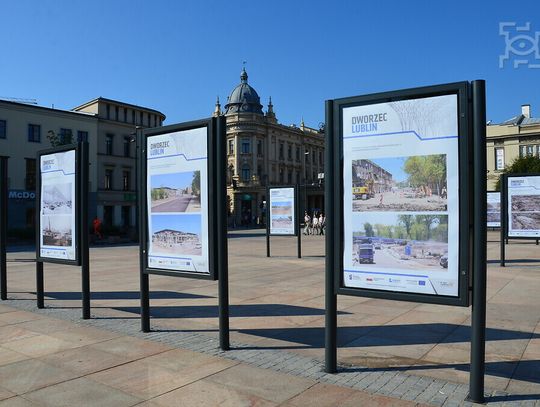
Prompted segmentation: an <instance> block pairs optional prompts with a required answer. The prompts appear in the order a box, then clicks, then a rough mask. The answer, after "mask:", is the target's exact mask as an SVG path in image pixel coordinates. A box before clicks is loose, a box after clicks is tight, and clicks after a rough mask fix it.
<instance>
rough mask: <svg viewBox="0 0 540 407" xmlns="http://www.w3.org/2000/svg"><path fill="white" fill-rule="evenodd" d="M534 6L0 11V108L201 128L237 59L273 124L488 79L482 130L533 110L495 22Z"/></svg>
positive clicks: (523, 16) (527, 74)
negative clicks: (115, 103) (28, 104)
mask: <svg viewBox="0 0 540 407" xmlns="http://www.w3.org/2000/svg"><path fill="white" fill-rule="evenodd" d="M539 16H540V2H538V0H531V1H521V2H519V4H513V3H511V2H508V1H489V2H488V1H485V2H472V1H462V0H459V1H445V2H434V1H407V2H403V1H397V0H396V1H377V2H374V1H372V2H360V1H333V2H330V1H276V0H274V1H266V2H258V1H242V2H234V1H228V2H222V1H217V0H216V1H189V2H188V1H186V2H180V1H172V0H170V1H164V0H163V1H160V0H158V1H152V2H150V1H147V2H143V1H138V0H135V1H134V0H129V1H128V0H115V1H103V0H94V1H91V2H83V1H72V0H69V1H68V0H43V1H37V0H36V1H28V0H17V1H5V2H3V3H2V24H1V25H0V43H1V50H2V54H1V55H2V62H1V63H0V96H10V97H20V98H35V99H37V100H38V102H39V104H41V105H46V106H51V105H52V104H54V105H55V107H58V108H63V109H70V108H72V107H74V106H76V105H78V104H81V103H83V102H85V101H88V100H90V99H93V98H95V97H97V96H103V97H108V98H112V99H118V100H122V101H126V102H130V103H134V104H140V105H143V106H148V107H153V108H155V109H158V110H160V111H162V112H163V113H165V114H166V115H167V121H166V123H169V124H171V123H175V122H179V121H185V120H192V119H198V118H201V117H206V116H209V115H210V114H211V112H212V110H213V107H214V102H215V98H216V95H219V96H220V98H221V100H222V102H223V104H225V101H226V99H227V95H228V94H229V93H230V92H231V90H232V89H233V88H234V87H235V86H236V85H237V84H238V83H239V75H240V71H241V68H242V61H247V65H246V68H247V71H248V74H249V82H250V84H251V85H252V86H254V87H255V89H256V90H257V91H258V93H259V95H260V96H261V102H262V104H263V105H264V106H265V109H266V104H267V102H268V97H269V96H272V100H273V102H274V106H275V112H276V114H277V117H278V120H279V121H280V122H281V123H284V124H291V123H293V122H294V123H299V122H300V119H301V117H302V116H303V117H304V120H305V122H306V124H307V125H309V126H314V127H315V126H317V125H318V123H319V122H322V121H324V100H325V99H331V98H337V97H344V96H351V95H358V94H365V93H372V92H378V91H385V90H392V89H400V88H407V87H415V86H422V85H428V84H435V83H444V82H452V81H460V80H473V79H479V78H481V79H486V80H487V89H488V119H491V120H493V121H494V122H500V121H502V120H505V119H507V118H509V117H511V116H513V115H516V114H518V112H519V109H520V105H521V104H523V103H530V104H531V105H532V109H533V114H534V115H535V116H537V117H538V116H540V92H539V91H538V89H540V69H527V68H523V67H522V68H520V69H513V68H511V67H509V66H507V67H506V68H504V69H500V68H499V55H500V54H502V53H503V52H504V49H505V44H504V39H503V37H501V36H499V23H500V22H505V21H510V22H516V23H518V24H520V25H521V24H523V23H526V22H528V21H530V22H531V23H532V31H540V19H539V18H538V17H539Z"/></svg>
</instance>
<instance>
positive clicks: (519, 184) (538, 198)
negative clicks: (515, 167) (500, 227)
mask: <svg viewBox="0 0 540 407" xmlns="http://www.w3.org/2000/svg"><path fill="white" fill-rule="evenodd" d="M503 180H504V182H503V190H504V191H505V205H504V213H503V216H504V219H505V221H506V224H505V230H506V237H507V238H512V239H516V238H517V239H538V238H540V174H506V175H505V176H504V178H503Z"/></svg>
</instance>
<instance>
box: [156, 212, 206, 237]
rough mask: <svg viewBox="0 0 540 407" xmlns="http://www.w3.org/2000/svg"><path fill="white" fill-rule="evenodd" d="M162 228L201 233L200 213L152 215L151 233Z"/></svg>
mask: <svg viewBox="0 0 540 407" xmlns="http://www.w3.org/2000/svg"><path fill="white" fill-rule="evenodd" d="M163 229H172V230H177V231H180V232H187V233H195V234H197V235H200V234H201V215H199V214H197V215H186V214H182V215H170V214H167V215H152V233H156V232H159V231H160V230H163Z"/></svg>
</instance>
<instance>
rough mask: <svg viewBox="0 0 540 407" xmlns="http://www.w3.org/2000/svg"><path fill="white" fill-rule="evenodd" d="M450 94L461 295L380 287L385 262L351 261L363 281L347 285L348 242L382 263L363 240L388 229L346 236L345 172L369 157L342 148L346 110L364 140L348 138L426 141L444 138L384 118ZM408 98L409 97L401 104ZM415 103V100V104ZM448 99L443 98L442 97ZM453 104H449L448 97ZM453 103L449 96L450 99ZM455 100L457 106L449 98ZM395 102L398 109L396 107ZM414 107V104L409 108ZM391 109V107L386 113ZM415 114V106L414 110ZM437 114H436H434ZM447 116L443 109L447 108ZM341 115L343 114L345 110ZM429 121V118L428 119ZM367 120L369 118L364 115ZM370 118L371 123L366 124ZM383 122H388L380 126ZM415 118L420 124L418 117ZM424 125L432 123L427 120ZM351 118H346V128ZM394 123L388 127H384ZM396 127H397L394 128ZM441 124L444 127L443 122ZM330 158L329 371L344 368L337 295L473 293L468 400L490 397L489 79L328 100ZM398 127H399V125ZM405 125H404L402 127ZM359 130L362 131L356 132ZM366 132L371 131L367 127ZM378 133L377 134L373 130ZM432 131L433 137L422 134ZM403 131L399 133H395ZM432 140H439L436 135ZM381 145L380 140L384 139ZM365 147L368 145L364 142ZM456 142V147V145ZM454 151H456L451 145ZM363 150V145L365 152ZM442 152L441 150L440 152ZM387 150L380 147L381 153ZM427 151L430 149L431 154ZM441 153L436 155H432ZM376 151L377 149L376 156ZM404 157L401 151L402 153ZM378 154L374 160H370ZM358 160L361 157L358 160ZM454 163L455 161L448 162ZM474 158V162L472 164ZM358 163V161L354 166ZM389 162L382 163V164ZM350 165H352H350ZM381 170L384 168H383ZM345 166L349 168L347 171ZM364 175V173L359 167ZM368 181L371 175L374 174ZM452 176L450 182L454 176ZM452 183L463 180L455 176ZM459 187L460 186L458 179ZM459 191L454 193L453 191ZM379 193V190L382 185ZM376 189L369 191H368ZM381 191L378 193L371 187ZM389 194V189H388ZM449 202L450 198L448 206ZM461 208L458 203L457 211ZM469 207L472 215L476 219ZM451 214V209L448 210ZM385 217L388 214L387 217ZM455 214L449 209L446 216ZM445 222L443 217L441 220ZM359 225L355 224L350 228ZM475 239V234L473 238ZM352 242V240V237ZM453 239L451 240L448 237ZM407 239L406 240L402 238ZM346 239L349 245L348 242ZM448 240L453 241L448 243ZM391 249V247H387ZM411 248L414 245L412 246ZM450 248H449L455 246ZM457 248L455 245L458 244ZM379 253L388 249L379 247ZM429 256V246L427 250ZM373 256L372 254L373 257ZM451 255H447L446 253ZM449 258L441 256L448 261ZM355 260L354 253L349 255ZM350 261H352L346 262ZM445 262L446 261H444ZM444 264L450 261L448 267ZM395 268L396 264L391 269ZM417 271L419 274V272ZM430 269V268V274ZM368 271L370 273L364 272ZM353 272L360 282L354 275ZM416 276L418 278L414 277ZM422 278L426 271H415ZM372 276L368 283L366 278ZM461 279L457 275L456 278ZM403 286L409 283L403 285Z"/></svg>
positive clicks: (463, 301)
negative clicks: (377, 283) (487, 384)
mask: <svg viewBox="0 0 540 407" xmlns="http://www.w3.org/2000/svg"><path fill="white" fill-rule="evenodd" d="M446 95H455V99H454V98H453V97H452V96H449V97H450V98H447V99H445V100H447V101H450V100H452V99H453V102H452V103H453V106H457V111H455V110H454V109H456V108H451V110H446V111H445V113H444V114H445V116H444V117H445V118H446V119H447V120H456V119H455V118H456V117H458V118H459V119H457V123H456V127H457V130H456V131H457V134H454V132H453V131H452V130H450V131H449V132H448V133H442V134H441V135H440V136H450V137H445V138H447V139H451V138H454V139H457V141H456V142H455V143H454V144H450V142H449V144H447V147H446V148H448V150H447V152H446V153H445V154H447V155H448V154H453V157H454V158H453V160H454V161H446V162H447V164H446V166H447V167H446V170H447V171H448V168H449V167H448V166H449V165H452V166H453V167H452V168H458V173H457V174H458V175H457V176H455V177H456V178H455V179H457V180H458V181H459V185H460V186H459V188H458V187H457V186H454V187H453V188H454V189H453V190H452V193H453V194H454V196H453V199H455V200H456V201H457V202H459V208H460V209H461V210H459V211H458V210H457V209H455V212H453V214H452V216H454V217H456V216H457V218H456V223H459V225H460V226H459V235H457V234H456V235H455V236H459V239H456V238H455V236H454V238H453V239H454V240H453V242H455V243H452V244H454V245H458V246H456V247H457V248H458V250H457V251H454V252H453V253H455V254H454V256H455V257H453V258H452V262H453V266H452V267H453V270H454V272H455V275H456V279H457V280H455V282H453V283H452V284H453V286H454V287H458V288H459V289H458V290H456V293H455V294H444V291H443V294H440V292H439V291H437V290H435V286H433V288H434V290H433V291H434V293H433V294H430V293H426V294H424V293H423V291H419V290H418V288H414V287H415V286H414V285H411V286H410V290H409V286H404V287H405V288H401V287H400V290H397V289H393V288H392V287H393V286H392V285H388V287H389V288H387V289H379V288H377V286H375V288H372V287H374V285H371V286H370V285H369V283H367V282H370V281H373V278H372V277H371V275H370V274H371V273H372V274H373V275H375V276H377V275H378V277H377V278H380V275H381V274H384V273H383V272H381V270H380V269H379V268H380V267H384V263H379V264H380V265H378V267H375V269H373V268H369V267H367V268H366V267H364V266H350V265H349V266H348V267H352V268H353V271H348V273H349V274H350V280H352V281H360V283H355V284H358V285H352V284H351V283H348V285H347V284H345V283H344V279H345V276H344V271H345V267H344V264H345V263H344V262H345V261H347V262H351V261H352V263H350V264H356V263H354V259H353V260H344V253H345V250H346V249H345V248H346V247H347V250H348V251H347V256H350V253H351V252H352V253H356V252H354V245H358V253H359V254H358V260H357V261H358V264H365V263H367V264H368V265H369V264H373V260H375V264H377V263H376V262H377V259H376V256H374V255H373V248H372V247H362V246H371V245H373V239H371V238H369V237H370V236H375V237H376V239H377V240H376V241H377V243H378V244H381V243H380V239H381V238H382V237H383V236H384V235H380V234H379V235H373V234H371V235H370V234H368V231H367V227H366V226H365V225H364V226H363V227H364V229H363V230H362V229H361V228H359V229H358V230H359V232H358V236H359V238H358V243H355V242H354V236H355V235H354V234H353V233H351V235H350V236H349V235H347V236H345V232H344V230H345V228H344V226H343V225H344V223H345V221H346V222H350V223H352V224H354V222H355V220H354V219H350V217H351V213H352V214H353V216H356V215H354V212H347V216H345V212H344V200H345V198H346V199H348V201H347V202H348V203H347V204H348V205H349V204H351V202H350V201H351V200H352V197H351V198H349V196H350V195H347V194H352V193H353V192H354V191H351V192H344V191H347V189H348V188H351V189H352V188H353V187H354V184H352V185H347V186H346V188H345V186H344V185H343V183H344V182H345V181H344V179H345V174H347V175H346V177H348V178H346V179H347V180H349V181H348V182H352V181H351V179H352V175H349V174H350V173H345V171H351V169H350V168H351V165H350V161H346V160H358V161H360V160H361V159H362V156H359V155H356V156H352V155H351V156H348V158H347V157H344V153H343V152H344V151H345V147H344V146H343V140H344V138H345V137H344V135H345V133H344V129H345V124H344V123H345V119H344V116H345V113H344V112H345V109H350V110H349V112H351V113H347V114H348V115H349V116H347V118H354V119H355V120H356V121H354V120H353V121H352V125H353V126H352V129H353V130H350V129H351V127H348V130H347V136H348V138H349V139H355V140H359V141H351V142H349V143H361V142H362V141H361V140H365V138H363V137H367V136H370V135H372V134H373V136H386V135H399V134H407V136H408V137H411V135H415V136H416V137H417V138H418V139H419V140H420V142H422V141H424V140H429V137H434V138H433V139H439V138H440V137H437V136H438V135H433V134H430V135H423V134H419V133H418V132H417V131H415V128H414V127H410V128H409V127H397V129H396V127H395V126H404V124H403V122H401V123H400V122H399V121H398V122H397V124H388V125H387V124H385V123H383V122H386V121H388V122H389V121H390V120H394V121H393V122H392V123H396V119H394V118H395V117H397V116H394V115H395V114H397V113H396V112H397V111H398V110H397V108H399V107H403V108H404V109H405V108H409V107H411V106H413V107H411V109H412V108H414V109H418V110H417V111H419V112H421V111H422V110H421V109H423V107H422V106H425V104H424V105H422V102H417V101H415V100H419V99H422V100H423V101H426V102H425V103H428V102H427V100H428V99H429V98H438V97H440V96H446ZM402 101H403V103H402ZM413 103H415V104H414V105H413ZM441 103H442V101H441ZM445 103H446V102H445ZM448 103H449V102H448ZM448 106H450V104H448ZM394 107H396V109H394ZM406 111H408V112H411V111H413V110H406ZM386 112H388V113H386ZM413 112H414V113H416V111H413ZM431 114H432V113H431V112H430V115H431ZM440 114H442V113H440ZM338 115H339V116H338ZM439 118H440V116H433V118H431V116H430V117H429V119H427V120H435V121H436V122H437V123H440V120H438V119H439ZM373 119H376V120H375V121H376V122H379V123H376V124H373V122H372V120H373ZM424 119H426V117H425V116H423V118H422V120H424ZM348 120H349V119H348ZM360 120H362V121H360ZM366 120H367V121H368V124H365V123H366ZM381 123H382V124H381ZM412 123H414V122H412ZM424 123H425V122H424ZM350 124H351V122H349V121H347V126H349V125H350ZM385 126H387V127H385ZM391 126H394V127H391ZM441 128H442V127H441ZM325 129H326V144H325V149H326V163H327V165H326V166H325V179H326V180H327V181H328V182H326V185H325V207H326V213H327V222H328V224H329V226H330V227H329V228H327V236H326V264H325V273H326V274H325V276H326V290H325V293H326V321H325V371H326V372H327V373H335V372H336V371H337V295H338V294H343V295H358V296H365V297H373V298H383V299H391V300H406V301H414V302H425V303H436V304H445V305H459V306H469V304H470V302H471V294H472V311H471V312H472V318H471V321H472V334H471V370H470V382H469V385H470V388H469V395H468V397H467V399H468V400H469V401H472V402H476V403H483V402H484V401H485V397H484V374H485V328H486V240H487V213H486V211H487V202H486V179H485V174H486V157H485V140H486V128H485V82H484V81H482V80H479V81H473V82H472V83H469V82H460V83H454V84H447V85H438V86H432V87H431V86H430V87H425V88H416V89H408V90H404V91H396V92H387V93H381V94H374V95H366V96H358V97H352V98H343V99H338V100H329V101H327V102H326V126H325ZM395 129H396V130H395ZM400 130H401V131H400ZM351 132H352V133H355V132H358V133H360V134H358V133H357V134H351ZM364 132H367V135H364V134H362V133H364ZM369 132H371V133H369ZM422 136H425V137H427V138H422ZM396 137H399V136H396ZM433 139H432V140H433ZM379 143H381V141H379ZM351 145H354V146H356V145H357V144H348V145H347V148H348V150H347V152H349V153H350V151H351ZM358 145H359V146H360V145H361V144H358ZM456 146H457V147H456ZM452 149H455V150H452ZM456 150H458V151H459V154H456V153H455V151H456ZM359 151H362V150H359ZM439 151H440V150H439ZM379 154H380V153H379ZM394 154H404V153H400V152H398V153H394ZM424 154H425V153H424ZM431 154H434V153H431ZM374 156H375V157H376V155H374ZM396 156H397V157H400V155H396ZM369 157H370V156H367V158H366V160H368V161H369V160H370V158H369ZM371 160H373V158H372V159H371ZM353 163H354V161H353ZM448 163H450V164H448ZM472 163H474V164H472ZM368 164H369V165H374V163H373V162H372V161H370V162H369V163H368ZM353 165H354V164H353ZM356 165H360V166H361V167H360V168H369V167H368V166H367V165H366V166H364V165H363V164H361V163H360V164H356ZM380 165H383V164H380ZM345 166H348V167H347V170H345ZM380 168H382V167H380ZM342 171H343V174H342ZM357 174H360V172H357ZM356 176H357V177H358V178H365V177H366V176H364V175H362V177H360V175H356ZM367 179H369V178H367ZM448 182H449V181H448ZM452 182H453V183H455V182H456V181H454V180H452ZM357 185H358V186H357V188H366V189H367V190H368V191H369V188H370V185H369V183H366V182H364V183H361V182H358V184H357ZM453 185H456V184H453ZM454 191H455V192H454ZM375 192H376V191H375ZM365 193H369V192H365ZM372 193H374V192H372ZM381 193H382V192H381ZM382 196H383V195H381V198H380V204H379V207H381V208H382V203H383V198H382ZM447 205H448V204H447ZM356 207H357V208H358V207H361V204H360V205H359V204H356ZM347 208H348V209H347V210H348V211H350V210H356V211H357V212H356V213H362V211H361V210H359V209H354V208H355V205H353V206H352V207H351V208H350V209H349V207H347ZM453 210H454V209H453ZM469 210H470V213H471V215H473V216H472V218H469ZM449 213H450V212H449ZM362 216H363V219H369V218H366V215H362ZM381 216H382V215H381ZM446 216H450V215H446ZM358 219H359V220H358V222H360V223H362V222H366V221H365V220H363V221H362V220H360V219H362V218H358ZM439 222H440V221H439ZM351 230H353V231H355V230H354V229H351ZM469 239H471V240H469ZM346 240H347V241H348V243H345V241H346ZM390 240H391V241H390V242H389V243H385V242H383V244H388V245H396V244H399V243H396V240H395V239H393V240H392V239H390ZM447 242H450V240H449V239H448V238H447ZM403 243H404V244H407V241H406V240H405V241H404V242H403ZM346 244H347V246H346ZM447 244H449V243H447ZM360 248H361V249H362V250H364V252H363V253H362V254H363V255H364V256H366V257H360ZM385 250H389V249H385ZM406 250H407V249H405V254H406V255H407V251H406ZM410 250H412V249H409V251H410ZM447 250H450V246H448V249H447ZM452 250H453V249H452ZM379 252H381V250H380V248H379ZM422 255H423V252H422ZM369 256H373V257H375V258H373V257H371V261H369V260H370V258H369ZM442 257H444V256H442ZM442 257H441V259H440V261H442ZM448 257H449V255H448V254H447V266H446V267H447V268H450V266H449V265H448V261H449V260H448ZM347 258H349V257H347ZM347 264H349V263H347ZM441 266H442V264H441ZM354 267H357V268H358V270H359V273H364V274H356V275H355V276H359V277H354V276H353V274H354V273H353V272H354V270H355V269H354ZM442 267H444V266H442ZM392 269H393V270H394V271H392V273H395V272H396V271H395V267H392ZM369 270H379V271H378V272H377V273H376V272H375V271H369ZM412 273H414V272H412ZM424 274H427V273H424ZM363 275H364V276H365V275H367V276H368V277H361V276H363ZM396 275H397V276H398V277H397V278H398V279H399V278H400V277H399V276H400V275H399V274H392V275H391V277H390V279H388V278H387V279H386V280H384V281H386V283H387V284H391V283H393V282H395V278H394V276H396ZM353 277H354V278H356V280H353ZM413 277H415V276H413ZM416 277H422V276H416ZM363 281H366V282H363ZM452 281H454V280H452ZM420 283H421V281H420V282H418V283H417V284H416V287H418V286H425V285H426V283H423V284H420ZM402 284H403V283H402Z"/></svg>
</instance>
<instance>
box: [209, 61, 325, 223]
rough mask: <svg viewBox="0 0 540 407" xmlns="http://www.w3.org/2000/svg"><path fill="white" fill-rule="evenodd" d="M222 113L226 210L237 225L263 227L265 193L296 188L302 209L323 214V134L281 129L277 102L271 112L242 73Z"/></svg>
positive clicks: (217, 109) (297, 128)
mask: <svg viewBox="0 0 540 407" xmlns="http://www.w3.org/2000/svg"><path fill="white" fill-rule="evenodd" d="M224 108H225V110H224V112H222V111H221V105H220V103H219V100H218V101H217V103H216V107H215V111H214V116H218V115H222V114H224V115H225V117H226V123H227V157H228V170H227V183H228V188H227V201H228V202H227V205H228V208H229V214H230V223H231V224H233V225H254V224H259V225H263V224H264V216H265V215H264V212H265V205H266V200H267V196H266V189H267V187H271V186H282V185H297V186H298V187H299V199H300V203H301V208H303V209H304V210H308V211H309V212H310V213H311V212H314V211H322V210H324V208H323V205H324V199H323V193H324V191H323V185H322V181H323V180H322V178H321V177H320V175H319V174H322V173H324V131H323V130H322V129H313V128H310V127H307V126H305V125H304V122H303V120H302V123H301V124H300V126H296V125H290V126H285V125H283V124H279V123H278V120H277V117H276V114H275V112H274V106H273V105H272V99H271V98H269V102H268V106H267V110H266V112H263V110H262V109H263V106H262V105H261V102H260V97H259V95H258V94H257V91H256V90H255V89H254V88H253V87H251V86H250V85H249V84H248V75H247V72H246V71H245V69H244V70H242V73H241V75H240V84H239V85H237V86H236V87H235V88H234V89H233V91H232V92H231V94H230V96H229V97H228V100H227V104H226V105H225V107H224Z"/></svg>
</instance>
